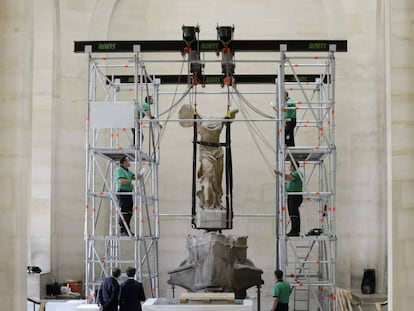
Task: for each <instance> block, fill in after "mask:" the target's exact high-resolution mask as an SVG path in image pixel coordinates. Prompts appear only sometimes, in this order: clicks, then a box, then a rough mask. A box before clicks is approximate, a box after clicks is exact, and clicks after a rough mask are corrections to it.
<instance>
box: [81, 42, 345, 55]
mask: <svg viewBox="0 0 414 311" xmlns="http://www.w3.org/2000/svg"><path fill="white" fill-rule="evenodd" d="M74 43H75V44H74V52H75V53H85V48H86V47H87V46H91V52H92V53H127V52H134V45H139V46H140V51H141V52H143V53H148V52H181V51H183V49H184V47H185V43H184V42H183V41H181V40H145V41H75V42H74ZM198 43H199V50H200V52H217V51H220V50H221V49H222V48H223V47H224V46H223V43H222V42H221V41H219V40H200V41H198ZM281 44H286V46H287V51H289V52H327V51H329V46H330V45H332V44H334V45H336V52H347V51H348V46H347V41H346V40H232V41H231V49H232V50H233V51H234V52H278V51H280V45H281Z"/></svg>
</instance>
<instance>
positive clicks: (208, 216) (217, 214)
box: [197, 209, 227, 229]
mask: <svg viewBox="0 0 414 311" xmlns="http://www.w3.org/2000/svg"><path fill="white" fill-rule="evenodd" d="M226 213H227V212H226V211H225V210H219V209H204V210H200V211H198V213H197V228H203V229H221V228H227V217H226Z"/></svg>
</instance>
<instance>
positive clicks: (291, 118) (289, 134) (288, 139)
mask: <svg viewBox="0 0 414 311" xmlns="http://www.w3.org/2000/svg"><path fill="white" fill-rule="evenodd" d="M270 105H271V106H272V108H273V109H274V110H275V111H277V108H276V105H275V104H274V103H273V102H271V103H270ZM284 110H285V145H286V146H287V147H295V133H294V131H295V127H296V101H295V100H293V99H292V98H290V97H289V93H288V92H286V91H285V107H284Z"/></svg>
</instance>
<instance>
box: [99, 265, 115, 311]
mask: <svg viewBox="0 0 414 311" xmlns="http://www.w3.org/2000/svg"><path fill="white" fill-rule="evenodd" d="M120 275H121V269H119V268H113V269H112V275H111V276H110V277H107V278H105V279H104V280H103V282H102V284H101V288H100V289H99V293H98V305H99V308H100V310H101V311H117V310H118V297H119V284H118V280H117V279H118V278H119V276H120Z"/></svg>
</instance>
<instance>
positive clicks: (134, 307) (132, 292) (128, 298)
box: [119, 267, 145, 311]
mask: <svg viewBox="0 0 414 311" xmlns="http://www.w3.org/2000/svg"><path fill="white" fill-rule="evenodd" d="M135 272H136V269H135V268H133V267H128V268H127V270H126V274H127V276H128V280H126V281H125V282H123V283H122V284H121V293H120V295H119V307H120V308H119V310H120V311H141V310H142V309H141V301H145V293H144V288H143V287H142V283H140V282H137V281H135V280H134V276H135Z"/></svg>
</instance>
